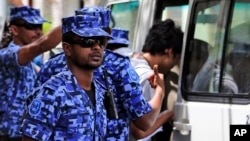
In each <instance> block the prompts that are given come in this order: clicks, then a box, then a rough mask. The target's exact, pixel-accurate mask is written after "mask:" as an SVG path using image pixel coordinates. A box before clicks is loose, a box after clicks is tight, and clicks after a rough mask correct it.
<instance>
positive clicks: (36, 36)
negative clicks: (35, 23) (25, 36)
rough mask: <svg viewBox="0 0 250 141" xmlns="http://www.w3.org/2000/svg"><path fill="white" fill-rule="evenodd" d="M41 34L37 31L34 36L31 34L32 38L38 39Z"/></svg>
mask: <svg viewBox="0 0 250 141" xmlns="http://www.w3.org/2000/svg"><path fill="white" fill-rule="evenodd" d="M42 35H43V34H42V33H37V34H36V35H35V36H33V38H34V39H38V38H40V37H41V36H42Z"/></svg>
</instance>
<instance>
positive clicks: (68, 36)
mask: <svg viewBox="0 0 250 141" xmlns="http://www.w3.org/2000/svg"><path fill="white" fill-rule="evenodd" d="M77 36H78V35H76V34H75V33H74V32H72V31H69V32H67V33H64V34H63V36H62V41H63V42H67V43H71V42H72V40H73V39H74V38H75V37H77Z"/></svg>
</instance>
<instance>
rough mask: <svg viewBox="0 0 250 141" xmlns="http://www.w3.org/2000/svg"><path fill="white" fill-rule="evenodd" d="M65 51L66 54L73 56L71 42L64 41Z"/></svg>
mask: <svg viewBox="0 0 250 141" xmlns="http://www.w3.org/2000/svg"><path fill="white" fill-rule="evenodd" d="M62 46H63V51H64V53H65V55H66V56H71V55H72V46H71V45H70V44H69V43H66V42H63V43H62Z"/></svg>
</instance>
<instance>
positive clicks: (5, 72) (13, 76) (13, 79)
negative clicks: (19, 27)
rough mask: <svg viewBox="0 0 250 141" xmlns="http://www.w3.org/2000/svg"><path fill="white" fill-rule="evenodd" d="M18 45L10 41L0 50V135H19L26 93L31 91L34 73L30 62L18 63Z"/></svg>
mask: <svg viewBox="0 0 250 141" xmlns="http://www.w3.org/2000/svg"><path fill="white" fill-rule="evenodd" d="M19 49H20V46H18V45H16V44H14V43H13V42H11V43H10V44H9V46H8V47H6V48H3V49H1V50H0V66H1V67H0V86H1V87H0V101H1V102H0V135H9V136H10V137H11V138H13V137H20V136H21V134H20V133H19V130H20V125H21V120H22V116H23V113H24V110H25V106H26V103H25V102H26V98H27V95H28V94H29V93H30V92H31V91H32V89H33V87H34V83H35V77H36V73H35V70H34V68H33V67H32V65H31V63H28V64H27V65H25V66H20V65H19V64H18V60H17V59H18V55H17V54H18V51H19Z"/></svg>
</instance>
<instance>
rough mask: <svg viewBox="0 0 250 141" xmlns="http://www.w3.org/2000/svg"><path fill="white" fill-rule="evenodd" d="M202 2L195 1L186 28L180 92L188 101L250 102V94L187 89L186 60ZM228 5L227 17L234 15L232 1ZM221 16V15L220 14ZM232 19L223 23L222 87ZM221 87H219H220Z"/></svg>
mask: <svg viewBox="0 0 250 141" xmlns="http://www.w3.org/2000/svg"><path fill="white" fill-rule="evenodd" d="M200 2H204V0H197V1H195V2H194V3H193V5H194V6H190V7H192V9H190V10H191V11H190V14H189V15H190V16H189V17H190V18H189V22H188V26H187V29H186V32H187V33H188V34H187V35H186V37H185V38H186V39H185V41H184V45H183V47H184V49H183V55H182V62H181V66H182V67H181V71H182V72H181V77H180V84H181V85H180V86H181V87H180V93H181V95H182V97H183V98H184V100H186V101H196V102H211V103H230V104H244V105H245V104H250V96H249V94H247V95H242V94H225V93H220V92H219V93H209V92H190V91H187V90H186V88H185V83H186V82H185V81H186V80H185V78H184V76H185V77H186V76H187V74H188V72H187V68H188V67H189V64H187V63H186V61H185V60H187V59H186V58H189V48H190V47H189V41H191V40H192V39H193V38H194V32H195V25H196V20H195V18H196V16H197V14H198V11H197V9H196V7H197V5H198V4H199V3H200ZM225 4H226V5H224V6H226V7H225V9H226V12H227V13H228V16H227V17H232V13H233V4H232V3H229V4H228V3H225ZM219 17H221V15H220V16H219ZM231 20H232V19H229V18H227V19H226V22H225V23H226V24H225V25H223V26H225V29H226V30H225V34H224V35H225V36H224V39H223V40H224V41H223V46H222V47H223V54H222V57H221V58H222V59H223V60H222V62H221V63H222V66H221V70H220V71H221V73H220V86H219V87H220V88H221V83H222V77H223V76H222V74H223V73H222V72H223V71H224V63H225V60H224V59H225V52H226V50H227V44H226V43H227V40H228V30H229V28H228V27H229V26H230V25H229V24H230V23H231ZM220 88H219V89H220Z"/></svg>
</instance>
